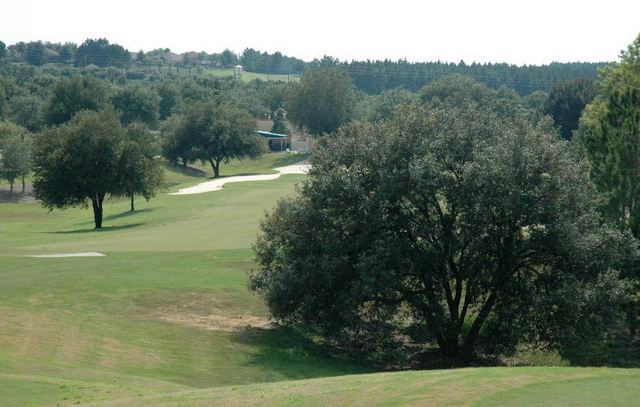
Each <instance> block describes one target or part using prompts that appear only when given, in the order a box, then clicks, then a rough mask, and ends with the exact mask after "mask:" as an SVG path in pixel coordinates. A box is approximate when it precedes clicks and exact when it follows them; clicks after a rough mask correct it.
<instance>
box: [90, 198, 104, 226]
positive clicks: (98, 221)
mask: <svg viewBox="0 0 640 407" xmlns="http://www.w3.org/2000/svg"><path fill="white" fill-rule="evenodd" d="M103 200H104V195H100V194H97V195H96V196H95V197H93V198H91V206H92V207H93V221H94V223H95V226H96V229H100V228H102V201H103Z"/></svg>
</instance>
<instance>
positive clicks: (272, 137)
mask: <svg viewBox="0 0 640 407" xmlns="http://www.w3.org/2000/svg"><path fill="white" fill-rule="evenodd" d="M258 134H259V135H261V136H262V137H264V138H265V139H267V140H268V142H269V147H271V149H273V150H280V151H283V150H284V149H285V148H286V145H287V143H288V141H289V136H288V135H286V134H280V133H271V132H270V131H264V130H258ZM276 140H278V141H276ZM278 147H279V148H278Z"/></svg>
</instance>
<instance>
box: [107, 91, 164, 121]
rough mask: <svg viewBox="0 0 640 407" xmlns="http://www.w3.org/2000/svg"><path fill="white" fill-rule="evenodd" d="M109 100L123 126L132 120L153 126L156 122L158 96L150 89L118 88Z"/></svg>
mask: <svg viewBox="0 0 640 407" xmlns="http://www.w3.org/2000/svg"><path fill="white" fill-rule="evenodd" d="M111 102H112V103H113V107H114V108H115V109H116V111H117V112H118V113H119V114H120V121H122V124H123V125H125V126H127V125H129V124H131V123H133V122H141V123H145V124H146V125H148V126H150V127H154V126H156V125H157V123H158V109H159V102H160V98H159V97H158V94H157V93H156V92H154V91H153V90H152V89H148V88H143V87H141V86H127V87H125V88H122V89H120V90H118V91H117V92H116V93H115V95H113V97H112V98H111Z"/></svg>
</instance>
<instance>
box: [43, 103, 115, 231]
mask: <svg viewBox="0 0 640 407" xmlns="http://www.w3.org/2000/svg"><path fill="white" fill-rule="evenodd" d="M126 140H127V139H126V135H125V131H124V129H123V128H122V126H121V125H120V122H119V120H118V117H117V116H116V115H115V114H114V113H113V112H105V111H102V112H93V111H84V112H80V113H78V114H77V115H75V116H74V117H73V119H72V120H71V121H70V122H69V123H67V124H64V125H62V126H60V127H58V128H54V129H50V130H49V131H47V132H44V133H42V135H41V136H40V137H38V139H37V142H36V143H35V147H36V148H35V151H34V163H35V167H34V168H35V171H34V183H33V186H34V190H35V195H36V198H38V199H39V200H40V201H41V202H42V205H43V206H45V207H46V208H49V209H50V210H51V209H54V208H59V209H62V208H67V207H77V206H79V207H87V205H88V202H91V207H92V209H93V217H94V223H95V228H96V229H99V228H101V227H102V218H103V202H104V199H105V197H106V196H107V194H110V193H119V192H120V191H121V183H122V176H121V174H120V162H121V157H122V152H123V150H124V146H125V143H126Z"/></svg>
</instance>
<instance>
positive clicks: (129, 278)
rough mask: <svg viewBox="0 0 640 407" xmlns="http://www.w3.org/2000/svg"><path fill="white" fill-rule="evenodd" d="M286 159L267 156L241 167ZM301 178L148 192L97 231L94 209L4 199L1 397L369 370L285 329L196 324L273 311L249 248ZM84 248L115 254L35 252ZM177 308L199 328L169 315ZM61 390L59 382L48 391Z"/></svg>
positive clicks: (81, 395) (116, 209) (98, 395)
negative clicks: (251, 281) (259, 290)
mask: <svg viewBox="0 0 640 407" xmlns="http://www.w3.org/2000/svg"><path fill="white" fill-rule="evenodd" d="M282 159H284V158H283V157H280V156H275V157H273V156H269V157H267V158H266V164H265V163H251V164H250V165H247V166H245V167H246V169H245V170H244V171H242V172H246V171H250V172H256V171H260V170H261V169H260V166H261V165H266V166H270V165H271V164H273V162H274V160H275V161H278V160H282ZM238 168H241V166H240V165H239V164H238ZM171 177H172V178H174V181H175V180H177V179H178V178H180V177H186V178H185V179H184V180H185V181H187V182H184V183H182V184H180V185H181V186H184V185H188V184H193V183H196V182H199V181H201V179H200V178H190V177H188V176H186V175H184V174H178V175H175V174H172V175H171ZM300 179H302V176H283V177H282V178H280V179H278V180H276V181H268V182H257V183H240V184H230V185H228V186H226V187H225V190H224V191H222V192H214V193H208V194H200V195H192V196H166V195H161V196H159V197H157V198H155V199H152V200H151V201H150V202H148V203H146V202H144V201H143V200H139V202H138V208H139V210H138V211H136V212H135V213H134V214H129V213H128V212H127V202H126V200H124V201H113V202H109V203H108V204H107V205H106V207H105V214H106V219H105V226H106V227H105V228H104V229H103V230H102V231H94V230H92V225H91V214H90V211H88V210H83V209H72V210H67V211H54V212H52V213H48V212H47V211H46V210H44V209H42V208H41V207H40V206H39V205H38V204H0V225H1V227H0V264H2V267H1V268H0V281H2V284H0V382H6V383H9V385H1V384H0V404H1V401H2V400H10V399H12V397H13V399H19V398H20V397H22V396H23V395H25V394H26V393H27V391H26V390H25V389H30V390H29V391H28V393H33V394H35V395H37V394H38V392H39V391H40V390H38V389H41V390H42V391H41V393H42V394H43V395H44V396H46V397H48V398H47V399H46V400H48V401H50V402H54V401H56V402H59V401H62V400H63V398H64V397H67V398H69V400H71V401H73V400H82V401H91V400H99V399H104V398H109V397H113V396H115V395H117V396H126V395H137V394H142V395H144V394H149V393H153V392H155V391H157V390H158V389H163V390H165V391H168V390H171V389H173V390H178V389H181V388H183V386H186V387H184V388H193V387H196V388H202V387H209V386H215V385H223V384H238V383H254V382H262V381H274V380H283V379H289V378H306V377H317V376H326V375H335V374H343V373H350V372H357V371H363V370H362V369H361V368H357V367H353V366H349V365H348V364H347V363H344V362H340V361H333V360H330V359H328V358H327V357H325V356H323V355H322V354H321V353H320V352H318V351H317V350H316V349H315V348H314V347H313V346H311V345H310V344H307V343H305V342H304V341H303V340H301V339H299V338H297V337H296V336H295V335H293V334H291V333H290V332H287V331H285V330H265V329H258V328H255V329H246V330H239V331H234V332H230V331H228V330H227V331H220V330H211V331H209V330H204V329H199V328H197V327H194V326H191V325H189V324H188V320H189V319H190V318H191V319H194V318H195V319H197V318H198V317H201V316H207V315H210V314H215V315H221V316H224V317H228V318H236V319H238V320H240V321H242V320H244V319H245V318H247V317H260V316H264V315H265V309H264V306H263V305H262V303H261V302H260V301H259V299H258V298H257V297H256V296H254V295H253V294H251V293H249V292H248V290H247V289H246V274H247V272H248V271H249V270H250V268H251V267H252V264H253V263H252V253H251V250H250V248H249V246H250V244H251V242H252V241H253V240H254V239H255V234H256V232H257V219H259V218H260V217H261V216H262V213H263V211H264V210H265V209H266V208H269V207H271V206H273V204H274V203H275V201H276V200H277V199H278V198H279V197H281V196H284V195H287V194H290V193H292V191H293V188H294V183H295V181H298V180H300ZM176 188H178V185H176V186H174V187H172V189H176ZM83 251H100V252H103V253H105V254H106V255H107V256H106V257H101V258H67V259H38V258H27V257H23V256H24V255H28V254H41V253H58V252H83ZM166 314H169V315H173V316H178V317H181V318H182V319H183V320H186V321H187V322H185V323H183V322H184V321H183V320H178V321H179V323H168V322H165V321H163V320H162V319H161V318H160V317H161V316H163V315H166ZM54 378H55V379H54ZM143 378H144V380H142V379H143ZM151 379H152V380H151ZM114 380H120V381H121V382H122V384H118V383H117V382H116V383H114V382H113V381H114ZM87 381H90V382H91V384H90V385H89V384H86V382H87ZM18 382H20V383H22V384H21V385H17V384H16V383H18ZM51 382H53V384H51ZM52 385H53V386H54V387H56V388H57V389H59V390H56V391H55V392H53V391H49V390H50V387H51V386H52ZM60 386H65V387H60ZM35 395H34V397H36V396H35ZM44 396H43V397H44Z"/></svg>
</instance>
